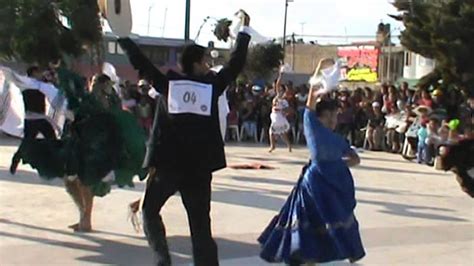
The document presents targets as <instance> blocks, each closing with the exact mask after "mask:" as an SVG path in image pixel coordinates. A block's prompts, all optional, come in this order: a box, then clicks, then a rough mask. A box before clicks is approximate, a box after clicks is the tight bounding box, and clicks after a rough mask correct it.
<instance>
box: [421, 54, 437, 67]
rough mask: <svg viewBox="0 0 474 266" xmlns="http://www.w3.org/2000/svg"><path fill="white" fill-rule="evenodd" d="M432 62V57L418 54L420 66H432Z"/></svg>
mask: <svg viewBox="0 0 474 266" xmlns="http://www.w3.org/2000/svg"><path fill="white" fill-rule="evenodd" d="M433 65H434V62H433V60H432V59H429V58H424V57H423V56H420V66H433Z"/></svg>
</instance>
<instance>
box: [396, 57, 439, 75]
mask: <svg viewBox="0 0 474 266" xmlns="http://www.w3.org/2000/svg"><path fill="white" fill-rule="evenodd" d="M434 67H435V62H434V60H432V59H427V58H424V57H423V56H421V55H419V54H415V53H413V52H410V51H405V58H404V67H403V77H404V78H406V79H420V78H422V77H423V76H425V75H426V74H428V73H430V72H431V71H433V69H434Z"/></svg>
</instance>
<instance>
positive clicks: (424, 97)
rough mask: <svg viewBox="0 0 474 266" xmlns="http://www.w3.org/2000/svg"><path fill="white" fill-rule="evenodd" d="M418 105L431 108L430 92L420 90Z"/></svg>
mask: <svg viewBox="0 0 474 266" xmlns="http://www.w3.org/2000/svg"><path fill="white" fill-rule="evenodd" d="M418 105H420V106H421V105H423V106H428V107H429V108H431V109H433V99H432V98H431V95H430V93H429V92H428V90H426V89H422V90H421V99H419V100H418Z"/></svg>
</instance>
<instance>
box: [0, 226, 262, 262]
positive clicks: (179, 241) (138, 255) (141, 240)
mask: <svg viewBox="0 0 474 266" xmlns="http://www.w3.org/2000/svg"><path fill="white" fill-rule="evenodd" d="M0 223H3V224H7V225H10V226H19V227H23V228H27V229H33V230H39V231H43V232H46V233H47V236H46V237H38V236H29V235H23V234H16V233H9V232H0V236H2V237H8V238H16V239H21V240H26V241H31V242H35V243H38V244H44V245H50V246H57V247H64V248H70V249H76V250H82V251H89V252H91V253H95V254H97V253H98V254H97V255H89V256H83V257H77V258H76V260H77V261H82V262H87V263H99V264H109V265H110V264H112V265H151V264H152V257H153V255H152V252H151V250H150V248H149V247H148V245H147V241H146V239H145V237H144V236H142V237H137V236H131V235H125V234H117V233H111V232H104V231H95V232H94V233H88V234H77V233H72V232H69V231H63V230H57V229H51V228H43V227H38V226H34V225H29V224H24V223H19V222H14V221H9V220H5V219H0ZM55 234H59V235H63V236H68V237H76V238H77V239H81V240H86V241H90V242H91V243H90V244H87V243H86V244H85V243H84V242H81V243H76V242H74V241H64V240H55ZM101 235H112V236H114V237H119V239H117V238H115V239H113V240H112V239H106V238H102V237H101ZM127 239H128V240H127ZM167 239H168V243H169V247H170V253H171V255H172V261H173V265H175V264H184V263H191V262H192V248H191V238H190V237H189V236H169V237H168V238H167ZM216 241H217V245H218V248H219V259H220V260H225V259H235V258H241V257H251V256H256V255H258V251H259V246H258V244H257V243H256V241H255V243H246V242H239V241H234V240H229V239H225V238H216ZM50 263H51V264H54V256H51V260H50Z"/></svg>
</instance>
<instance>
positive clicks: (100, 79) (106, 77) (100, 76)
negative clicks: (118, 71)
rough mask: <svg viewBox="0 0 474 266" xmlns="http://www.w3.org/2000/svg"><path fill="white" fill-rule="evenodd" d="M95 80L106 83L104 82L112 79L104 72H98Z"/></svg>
mask: <svg viewBox="0 0 474 266" xmlns="http://www.w3.org/2000/svg"><path fill="white" fill-rule="evenodd" d="M96 81H97V83H101V84H103V83H106V82H109V81H112V80H111V79H110V77H109V76H107V75H105V74H100V75H99V76H98V77H97V80H96Z"/></svg>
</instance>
